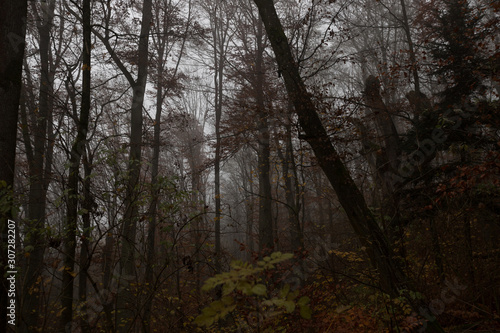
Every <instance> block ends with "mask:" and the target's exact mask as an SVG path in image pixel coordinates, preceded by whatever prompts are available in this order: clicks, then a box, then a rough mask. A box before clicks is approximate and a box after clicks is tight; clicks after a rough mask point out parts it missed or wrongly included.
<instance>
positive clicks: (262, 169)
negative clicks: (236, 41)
mask: <svg viewBox="0 0 500 333" xmlns="http://www.w3.org/2000/svg"><path fill="white" fill-rule="evenodd" d="M257 25H258V26H257V34H256V36H255V38H256V42H257V50H256V52H257V53H256V57H255V76H254V77H255V80H254V89H255V99H256V102H257V105H256V106H257V116H258V120H257V121H258V125H257V126H258V129H259V140H258V142H259V147H258V157H257V165H258V166H257V170H258V173H259V252H260V253H261V254H262V255H264V254H269V253H270V252H272V250H273V248H274V230H273V229H274V227H273V215H272V189H271V180H270V179H269V177H270V170H271V164H270V161H269V158H270V153H271V152H270V142H269V140H270V139H269V137H270V135H269V124H268V117H269V115H268V113H267V112H266V110H265V108H264V69H263V56H264V45H263V44H264V33H263V27H262V22H261V21H260V20H259V21H258V22H257Z"/></svg>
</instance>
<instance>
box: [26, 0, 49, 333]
mask: <svg viewBox="0 0 500 333" xmlns="http://www.w3.org/2000/svg"><path fill="white" fill-rule="evenodd" d="M42 6H44V9H43V13H42V14H41V15H39V14H38V13H37V12H36V10H35V13H37V19H38V20H39V22H38V25H37V28H38V32H39V35H40V41H39V48H40V64H41V67H40V91H39V103H38V112H37V114H36V117H34V118H35V119H36V124H35V131H34V139H33V141H34V143H33V147H32V148H31V142H30V141H27V142H25V144H26V146H27V149H26V151H27V152H29V151H31V152H32V153H33V154H32V156H27V157H28V168H29V175H30V189H29V195H28V206H29V209H28V222H27V232H26V238H25V244H24V245H25V247H28V248H32V251H31V252H30V254H29V256H28V257H27V259H26V264H25V267H26V270H25V272H24V273H25V274H24V276H25V278H24V285H23V291H24V292H25V295H29V297H27V296H25V297H24V299H23V303H22V310H21V312H22V313H21V316H22V319H21V320H22V322H21V328H22V329H23V330H30V329H33V328H35V327H37V326H38V316H39V305H40V298H39V292H38V290H39V284H40V279H41V272H42V266H43V257H44V252H45V247H46V242H45V231H44V229H45V207H46V195H47V187H48V177H47V176H48V173H50V168H51V165H50V161H51V155H52V148H51V146H50V145H49V144H48V142H47V141H48V130H49V122H50V121H49V120H51V119H52V116H51V114H52V99H53V75H52V73H51V71H50V55H49V54H50V52H51V51H50V30H51V27H52V21H53V17H54V6H55V1H53V0H52V1H48V2H47V3H44V4H42ZM33 111H34V110H33ZM26 130H27V129H26ZM30 291H31V292H32V293H31V294H29V292H30Z"/></svg>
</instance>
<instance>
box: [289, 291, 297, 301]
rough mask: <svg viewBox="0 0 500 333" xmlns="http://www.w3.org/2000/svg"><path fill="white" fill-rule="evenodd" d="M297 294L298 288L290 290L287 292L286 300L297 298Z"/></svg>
mask: <svg viewBox="0 0 500 333" xmlns="http://www.w3.org/2000/svg"><path fill="white" fill-rule="evenodd" d="M297 296H299V291H298V290H295V291H292V292H291V293H289V294H288V296H287V298H286V300H287V301H293V300H294V299H296V298H297Z"/></svg>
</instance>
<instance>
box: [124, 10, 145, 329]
mask: <svg viewBox="0 0 500 333" xmlns="http://www.w3.org/2000/svg"><path fill="white" fill-rule="evenodd" d="M151 19H152V0H144V3H143V5H142V22H141V34H140V37H139V52H138V64H137V65H138V73H137V80H135V82H133V84H132V89H133V95H132V109H131V119H130V152H129V162H128V182H127V190H126V197H125V202H124V204H125V207H126V211H125V215H124V218H123V231H122V237H121V238H122V248H121V257H120V279H121V280H122V281H121V283H120V284H123V285H122V286H121V287H120V292H119V295H118V304H117V309H116V310H117V323H118V330H119V331H120V332H129V331H130V330H131V329H132V327H133V324H134V321H135V318H136V317H137V313H136V311H135V307H136V306H135V304H136V297H134V296H133V291H132V289H133V288H134V287H133V286H132V285H131V284H133V282H134V278H135V247H136V233H137V230H136V229H137V220H138V218H139V216H138V213H139V203H138V194H139V189H138V187H139V186H140V174H141V163H142V155H141V149H142V122H143V116H142V106H143V102H144V95H145V92H146V79H147V74H148V59H149V57H148V46H149V31H150V28H151Z"/></svg>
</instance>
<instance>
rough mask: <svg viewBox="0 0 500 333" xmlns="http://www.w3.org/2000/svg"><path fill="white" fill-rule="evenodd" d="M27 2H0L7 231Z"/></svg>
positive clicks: (1, 322) (1, 188) (1, 183)
mask: <svg viewBox="0 0 500 333" xmlns="http://www.w3.org/2000/svg"><path fill="white" fill-rule="evenodd" d="M27 8H28V2H27V1H26V0H20V1H8V0H2V1H0V105H1V114H2V122H1V124H0V163H2V167H1V168H0V195H1V197H2V200H1V205H2V207H1V210H0V227H1V234H2V235H5V234H7V220H8V219H10V218H12V217H13V216H14V208H15V207H14V201H13V186H14V168H15V159H16V157H15V156H16V139H17V120H18V114H19V98H20V96H21V85H22V80H21V78H22V76H21V74H22V67H23V57H24V44H25V34H26V14H27ZM5 242H6V240H4V239H2V246H1V254H0V275H1V276H2V277H4V276H5V273H6V271H5V267H7V258H6V255H7V251H6V246H5V244H6V243H5ZM6 283H7V280H6V279H5V278H3V279H2V285H1V287H0V308H1V310H0V331H4V332H6V331H7V290H8V287H7V285H6Z"/></svg>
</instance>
